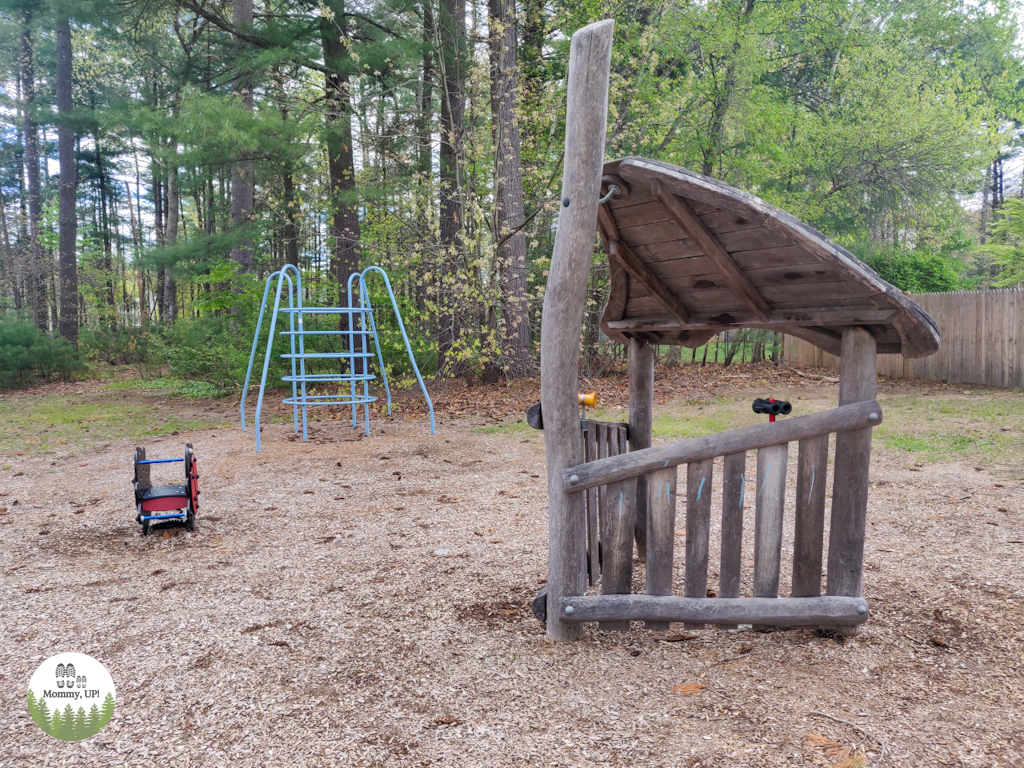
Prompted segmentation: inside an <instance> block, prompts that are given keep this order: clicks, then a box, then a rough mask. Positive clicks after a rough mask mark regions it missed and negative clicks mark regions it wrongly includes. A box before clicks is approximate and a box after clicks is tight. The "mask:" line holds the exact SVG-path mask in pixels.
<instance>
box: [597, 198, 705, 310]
mask: <svg viewBox="0 0 1024 768" xmlns="http://www.w3.org/2000/svg"><path fill="white" fill-rule="evenodd" d="M600 210H601V211H605V207H604V206H603V205H602V206H600ZM605 213H607V212H606V211H605ZM608 219H611V216H610V215H609V216H608ZM611 226H612V227H613V231H614V236H613V235H612V234H611V233H609V232H608V231H607V229H606V226H605V225H604V224H602V227H601V231H602V232H603V233H604V236H605V239H606V241H607V247H608V255H609V256H611V257H612V258H613V259H615V260H616V261H617V262H618V263H619V264H621V265H622V268H623V269H625V270H626V272H628V273H629V274H630V275H631V276H632V278H633V279H634V280H636V281H637V282H638V283H640V285H642V286H643V287H644V288H646V289H647V290H648V291H650V293H651V295H652V296H654V298H656V299H657V300H658V301H660V302H661V303H662V305H663V306H664V307H665V309H667V310H668V313H669V314H670V315H672V317H673V318H674V319H675V321H676V322H677V323H679V325H681V326H682V325H686V324H687V323H688V322H689V321H690V311H689V310H688V309H687V308H686V307H684V306H683V304H682V302H681V301H679V299H677V298H676V297H675V295H674V294H673V293H672V292H671V291H669V289H668V288H666V287H665V286H664V285H663V284H662V282H661V278H659V277H658V276H657V275H656V274H654V273H653V272H652V271H651V268H650V267H648V266H647V265H646V264H644V262H642V261H641V260H640V257H639V256H637V255H636V254H635V253H633V251H631V250H630V249H629V246H628V245H626V244H625V243H624V242H622V241H621V240H619V239H618V231H617V230H614V226H615V225H614V224H612V225H611Z"/></svg>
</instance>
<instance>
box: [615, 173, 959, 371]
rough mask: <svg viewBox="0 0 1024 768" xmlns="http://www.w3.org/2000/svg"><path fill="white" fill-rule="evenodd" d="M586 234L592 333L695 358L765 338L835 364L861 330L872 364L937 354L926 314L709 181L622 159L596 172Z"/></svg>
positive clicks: (757, 205)
mask: <svg viewBox="0 0 1024 768" xmlns="http://www.w3.org/2000/svg"><path fill="white" fill-rule="evenodd" d="M604 174H605V176H604V179H603V180H602V185H601V194H602V196H604V195H605V194H606V192H607V191H608V190H609V188H610V186H611V185H612V184H615V185H617V186H618V187H619V188H620V190H621V191H620V193H619V194H617V195H616V196H614V197H613V198H612V199H610V200H609V201H608V202H607V203H605V204H604V205H601V206H599V208H598V230H599V232H600V234H601V237H602V239H603V240H604V243H605V250H606V251H607V252H608V256H609V268H610V272H611V293H610V296H609V299H608V306H607V307H606V308H605V312H604V317H603V318H602V320H601V328H602V330H603V331H604V332H605V333H606V334H608V335H609V336H611V337H612V338H615V339H617V340H619V341H625V340H627V339H628V338H629V337H631V336H639V337H642V338H646V339H648V340H649V341H651V342H652V343H658V344H683V345H686V346H689V347H698V346H700V345H701V344H703V343H704V342H706V341H707V340H708V339H710V338H711V337H712V336H714V335H715V334H717V333H719V332H720V331H722V330H724V329H726V328H730V327H746V328H767V329H771V330H775V331H782V332H784V333H788V334H791V335H793V336H798V337H800V338H803V339H806V340H807V341H810V342H811V343H813V344H815V345H817V346H819V347H821V348H822V349H824V350H825V351H827V352H831V353H833V354H837V355H838V354H839V346H840V336H841V333H842V329H843V328H845V327H848V326H852V325H855V326H863V327H865V328H867V329H868V330H869V331H871V332H872V333H873V334H874V335H875V338H876V340H877V342H878V352H879V354H883V353H893V352H901V353H903V354H904V355H905V356H907V357H924V356H926V355H930V354H932V353H933V352H935V351H936V350H937V349H938V348H939V328H938V326H937V325H936V324H935V321H934V320H932V318H931V317H929V316H928V314H927V313H926V312H925V311H924V310H923V309H921V307H919V306H918V305H917V304H915V303H914V302H913V301H911V300H910V299H908V298H907V297H906V296H904V295H903V293H902V292H901V291H900V290H899V289H898V288H896V287H895V286H893V285H890V284H889V283H887V282H885V281H884V280H883V279H882V278H880V277H879V276H878V275H877V274H876V273H875V272H874V270H872V269H871V268H869V267H868V266H867V265H865V264H863V263H862V262H861V261H859V260H858V259H857V258H856V257H855V256H854V255H853V254H851V253H850V252H849V251H847V250H845V249H843V248H841V247H839V246H838V245H836V244H835V243H833V242H831V241H829V240H828V238H826V237H825V236H824V235H822V234H821V233H820V232H818V231H816V230H814V229H812V228H811V227H809V226H807V225H806V224H804V223H803V222H801V221H799V220H798V219H796V218H795V217H793V216H791V215H790V214H788V213H786V212H785V211H781V210H779V209H778V208H774V207H773V206H771V205H768V203H766V202H764V201H763V200H761V199H759V198H757V197H754V196H753V195H749V194H747V193H746V192H741V191H740V190H738V189H734V188H733V187H730V186H729V185H728V184H724V183H722V182H720V181H717V180H715V179H710V178H707V177H706V176H701V175H699V174H696V173H692V172H690V171H687V170H685V169H684V168H680V167H678V166H675V165H670V164H668V163H662V162H658V161H656V160H646V159H644V158H641V157H627V158H623V159H621V160H615V161H612V162H610V163H606V164H605V166H604Z"/></svg>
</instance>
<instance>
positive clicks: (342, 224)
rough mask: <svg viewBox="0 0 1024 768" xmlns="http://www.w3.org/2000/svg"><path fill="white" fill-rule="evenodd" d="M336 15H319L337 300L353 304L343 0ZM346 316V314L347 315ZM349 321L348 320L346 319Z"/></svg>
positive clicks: (354, 232) (355, 230) (354, 220)
mask: <svg viewBox="0 0 1024 768" xmlns="http://www.w3.org/2000/svg"><path fill="white" fill-rule="evenodd" d="M326 6H327V8H329V9H330V10H331V11H332V12H333V13H334V18H333V19H327V18H325V17H324V16H323V15H321V17H320V40H321V44H322V45H323V51H324V66H325V67H326V68H327V72H328V74H327V77H326V81H325V86H324V96H325V97H326V103H327V110H326V114H325V116H324V119H325V126H324V146H325V148H326V150H327V172H328V175H329V177H330V195H331V225H330V235H331V238H332V239H333V244H332V247H331V261H332V264H331V270H332V271H333V272H334V274H335V275H336V276H337V279H338V303H339V305H340V306H343V307H344V306H348V293H347V291H346V287H345V286H346V282H347V281H348V278H349V275H351V274H352V273H353V272H356V271H357V270H358V269H359V211H358V209H357V208H356V206H355V204H354V202H355V201H354V200H353V197H354V194H355V189H356V170H355V158H354V156H353V153H352V95H351V93H350V91H349V85H350V83H349V78H350V76H351V74H352V72H353V69H354V66H353V63H352V59H351V57H350V56H349V48H348V46H347V45H346V44H345V38H347V37H348V28H347V24H346V18H347V17H346V15H345V2H344V0H327V2H326ZM342 319H343V321H344V316H342ZM343 327H344V322H343Z"/></svg>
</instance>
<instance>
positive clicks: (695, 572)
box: [683, 459, 715, 629]
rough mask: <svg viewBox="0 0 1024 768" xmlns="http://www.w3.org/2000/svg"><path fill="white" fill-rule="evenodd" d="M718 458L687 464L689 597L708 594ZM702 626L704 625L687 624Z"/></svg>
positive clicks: (685, 589)
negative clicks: (710, 543)
mask: <svg viewBox="0 0 1024 768" xmlns="http://www.w3.org/2000/svg"><path fill="white" fill-rule="evenodd" d="M714 466H715V465H714V459H705V460H704V461H694V462H691V463H690V464H688V465H687V467H686V581H685V582H684V585H683V594H684V595H685V596H686V597H707V596H708V539H709V538H710V535H711V479H712V471H713V470H714ZM686 626H688V627H692V628H694V629H699V628H700V627H702V626H704V625H703V624H692V625H691V624H687V625H686Z"/></svg>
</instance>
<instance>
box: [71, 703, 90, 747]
mask: <svg viewBox="0 0 1024 768" xmlns="http://www.w3.org/2000/svg"><path fill="white" fill-rule="evenodd" d="M88 717H89V716H88V715H87V714H85V707H83V706H79V707H78V711H77V712H76V713H75V729H74V730H75V741H78V740H79V739H84V738H85V737H86V736H91V735H92V734H90V733H89V732H88V730H87V726H88Z"/></svg>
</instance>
